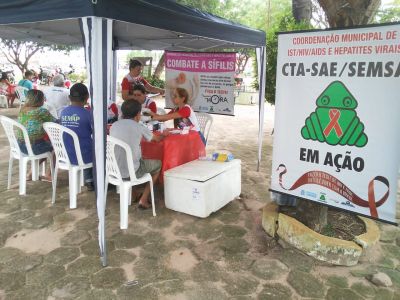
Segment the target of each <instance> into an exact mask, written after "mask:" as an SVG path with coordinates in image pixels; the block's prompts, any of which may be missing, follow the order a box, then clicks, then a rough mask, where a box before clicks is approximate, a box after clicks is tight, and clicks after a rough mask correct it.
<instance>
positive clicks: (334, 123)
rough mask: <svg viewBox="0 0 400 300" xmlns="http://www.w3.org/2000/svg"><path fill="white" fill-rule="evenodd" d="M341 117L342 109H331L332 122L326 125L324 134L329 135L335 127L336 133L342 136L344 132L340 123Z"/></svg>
mask: <svg viewBox="0 0 400 300" xmlns="http://www.w3.org/2000/svg"><path fill="white" fill-rule="evenodd" d="M339 117H340V111H339V110H337V109H330V110H329V118H330V122H329V124H328V126H326V128H325V129H324V135H325V136H328V135H329V134H330V133H331V131H332V129H335V131H336V135H337V136H338V137H341V136H342V134H343V131H342V128H340V125H339V123H338V121H339Z"/></svg>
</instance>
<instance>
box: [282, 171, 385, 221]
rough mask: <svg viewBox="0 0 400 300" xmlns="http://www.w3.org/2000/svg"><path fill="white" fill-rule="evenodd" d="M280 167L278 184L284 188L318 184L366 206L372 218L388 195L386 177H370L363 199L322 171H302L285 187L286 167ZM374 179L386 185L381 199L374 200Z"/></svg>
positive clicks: (289, 189) (376, 216)
mask: <svg viewBox="0 0 400 300" xmlns="http://www.w3.org/2000/svg"><path fill="white" fill-rule="evenodd" d="M281 168H283V169H282V170H281V172H280V173H279V185H280V186H281V188H283V189H284V190H286V191H292V190H295V189H297V188H298V187H301V186H303V185H306V184H316V185H320V186H323V187H325V188H327V189H330V190H331V191H333V192H335V193H337V194H339V195H341V196H342V197H344V198H346V199H347V200H349V201H350V202H352V203H354V204H356V205H358V206H361V207H368V208H369V211H370V215H371V217H373V218H378V210H377V207H379V206H381V205H382V204H383V203H385V202H386V200H387V199H388V197H389V180H387V178H385V177H383V176H375V177H374V178H372V179H371V181H370V182H369V183H368V200H364V199H362V198H361V197H359V196H358V195H356V194H355V193H354V192H353V191H351V190H350V189H349V188H348V187H347V186H346V185H345V184H344V183H343V182H341V181H340V180H339V179H337V178H336V177H335V176H332V175H331V174H329V173H326V172H323V171H309V172H307V173H304V174H303V175H301V176H300V178H299V179H297V180H296V182H295V183H294V184H293V185H292V186H291V187H290V188H288V189H287V188H285V187H284V186H283V182H282V177H283V175H284V174H286V173H287V169H286V166H285V165H284V164H280V165H279V166H278V168H277V171H279V170H280V169H281ZM375 181H379V182H381V183H383V184H384V185H386V187H387V191H386V193H385V194H384V195H383V196H382V198H381V199H378V200H376V198H375V191H374V190H375V187H374V185H375Z"/></svg>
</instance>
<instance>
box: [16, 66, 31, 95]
mask: <svg viewBox="0 0 400 300" xmlns="http://www.w3.org/2000/svg"><path fill="white" fill-rule="evenodd" d="M32 78H33V72H32V71H26V72H25V75H24V79H21V80H20V81H19V82H18V85H19V86H23V87H24V88H27V89H28V91H29V90H32V89H33V83H32ZM25 95H26V93H25Z"/></svg>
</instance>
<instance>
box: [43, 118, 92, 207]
mask: <svg viewBox="0 0 400 300" xmlns="http://www.w3.org/2000/svg"><path fill="white" fill-rule="evenodd" d="M43 128H44V130H46V132H47V134H48V135H49V138H50V141H51V143H52V145H53V148H54V152H55V154H56V165H55V168H54V176H53V194H52V198H51V201H52V203H53V204H54V203H55V201H56V188H57V172H58V169H61V170H68V177H69V207H70V208H71V209H73V208H76V199H77V194H78V193H80V192H81V187H82V185H83V170H84V169H88V168H92V167H93V164H92V163H88V164H85V163H84V162H83V159H82V153H81V147H80V145H79V139H78V136H77V134H76V133H75V132H74V131H72V130H71V129H69V128H67V127H65V126H62V125H59V124H56V123H53V122H46V123H44V124H43ZM64 134H65V135H69V136H71V137H72V140H73V142H74V147H75V153H76V159H77V162H78V165H73V164H71V161H70V160H69V156H68V153H67V150H66V148H65V145H64V138H63V137H64Z"/></svg>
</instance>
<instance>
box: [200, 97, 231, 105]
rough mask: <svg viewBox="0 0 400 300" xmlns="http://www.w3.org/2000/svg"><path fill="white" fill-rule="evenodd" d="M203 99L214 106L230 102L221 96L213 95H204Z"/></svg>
mask: <svg viewBox="0 0 400 300" xmlns="http://www.w3.org/2000/svg"><path fill="white" fill-rule="evenodd" d="M203 97H204V98H205V99H206V101H207V102H211V103H212V104H214V105H217V104H219V103H221V102H226V103H228V102H229V101H228V99H227V98H226V97H222V96H219V95H212V96H206V95H203Z"/></svg>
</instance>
